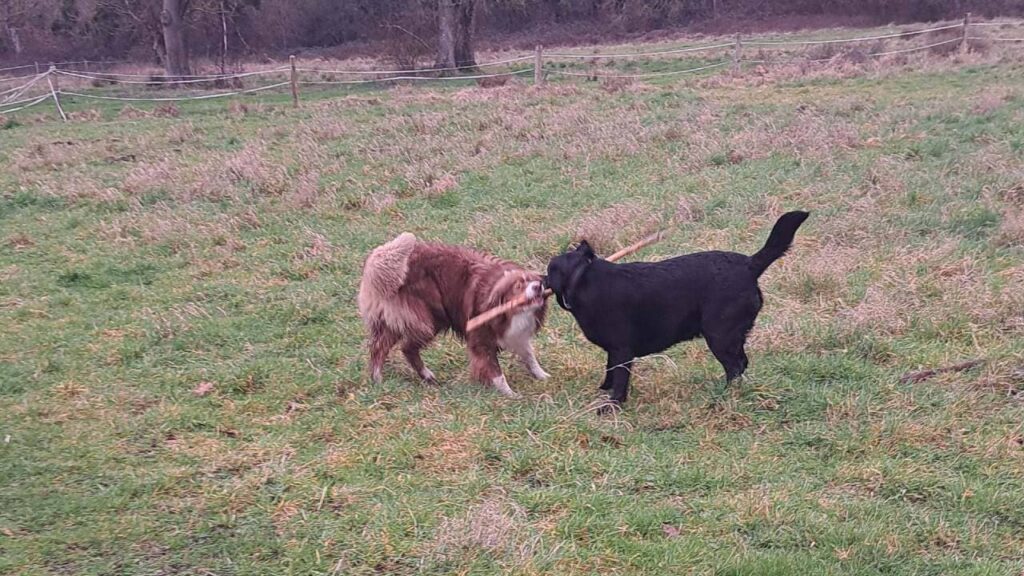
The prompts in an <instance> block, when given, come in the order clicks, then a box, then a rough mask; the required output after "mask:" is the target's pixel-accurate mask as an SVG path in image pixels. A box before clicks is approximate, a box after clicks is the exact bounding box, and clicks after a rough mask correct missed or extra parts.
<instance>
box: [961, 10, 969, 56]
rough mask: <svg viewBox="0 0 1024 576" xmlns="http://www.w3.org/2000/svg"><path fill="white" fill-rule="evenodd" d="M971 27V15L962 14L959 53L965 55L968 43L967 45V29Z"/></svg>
mask: <svg viewBox="0 0 1024 576" xmlns="http://www.w3.org/2000/svg"><path fill="white" fill-rule="evenodd" d="M970 26H971V13H970V12H968V13H967V14H964V28H963V31H962V32H961V33H960V53H961V54H967V49H968V43H967V29H968V28H970Z"/></svg>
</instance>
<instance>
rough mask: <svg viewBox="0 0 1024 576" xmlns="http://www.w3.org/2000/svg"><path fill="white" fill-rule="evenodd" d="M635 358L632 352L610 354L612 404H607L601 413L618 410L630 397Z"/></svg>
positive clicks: (609, 372)
mask: <svg viewBox="0 0 1024 576" xmlns="http://www.w3.org/2000/svg"><path fill="white" fill-rule="evenodd" d="M634 358H635V356H634V355H633V353H632V352H631V351H616V352H609V353H608V366H609V371H608V374H609V375H610V376H611V391H612V392H611V394H610V398H609V399H610V400H611V401H612V403H611V404H606V405H604V406H602V407H601V408H600V409H599V413H601V414H607V413H608V412H611V411H612V410H615V409H617V408H618V407H620V406H622V405H623V404H625V402H626V398H628V397H629V376H630V372H631V371H632V369H633V359H634Z"/></svg>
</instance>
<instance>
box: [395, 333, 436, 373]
mask: <svg viewBox="0 0 1024 576" xmlns="http://www.w3.org/2000/svg"><path fill="white" fill-rule="evenodd" d="M428 343H429V341H428V342H421V341H420V340H406V342H405V344H403V345H402V354H403V355H405V360H406V361H407V362H409V366H412V369H413V370H415V371H416V373H417V374H419V375H420V378H423V380H425V381H426V382H428V383H430V384H437V379H435V378H434V373H433V372H431V371H430V368H427V366H426V365H425V364H423V358H422V357H421V356H420V350H422V349H423V348H424V347H425V346H426V345H427V344H428Z"/></svg>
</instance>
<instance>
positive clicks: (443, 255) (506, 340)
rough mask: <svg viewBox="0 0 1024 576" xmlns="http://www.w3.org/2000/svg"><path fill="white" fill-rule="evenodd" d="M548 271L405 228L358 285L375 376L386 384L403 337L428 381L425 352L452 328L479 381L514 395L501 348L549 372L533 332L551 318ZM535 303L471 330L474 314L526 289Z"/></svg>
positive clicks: (370, 262) (537, 373)
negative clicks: (389, 361) (391, 355)
mask: <svg viewBox="0 0 1024 576" xmlns="http://www.w3.org/2000/svg"><path fill="white" fill-rule="evenodd" d="M541 280H542V278H541V276H540V275H538V274H533V273H530V272H527V271H525V270H523V269H522V268H520V267H519V266H517V265H515V264H513V263H511V262H506V261H504V260H500V259H498V258H496V257H494V256H491V255H489V254H484V253H481V252H477V251H475V250H471V249H469V248H462V247H458V246H447V245H443V244H430V243H425V242H419V241H418V240H416V237H415V236H413V235H412V234H409V233H404V234H402V235H400V236H399V237H398V238H395V239H394V240H392V241H391V242H388V243H387V244H384V245H382V246H379V247H377V248H375V249H374V250H373V252H371V253H370V256H369V257H368V258H367V259H366V264H365V265H364V266H363V277H362V280H361V281H360V284H359V314H360V315H361V316H362V318H363V322H364V324H365V325H366V330H367V332H368V333H369V340H370V374H371V377H372V378H373V380H374V381H376V382H379V381H380V380H381V377H382V374H381V370H382V368H383V366H384V360H385V359H386V358H387V355H388V352H390V351H391V349H392V348H393V347H394V346H395V345H396V344H398V343H399V342H402V353H403V354H404V355H405V359H406V360H407V361H408V362H409V365H410V366H412V369H413V370H415V371H416V373H417V374H419V375H420V377H421V378H423V379H424V380H426V381H428V382H432V383H433V382H435V380H434V374H433V372H431V371H430V369H429V368H427V367H426V366H424V365H423V359H422V358H421V357H420V350H422V349H423V348H424V347H425V346H427V344H429V343H430V341H431V340H433V339H434V337H435V336H437V335H438V334H440V333H441V332H444V331H445V330H452V331H453V332H455V334H456V335H458V336H459V337H460V338H463V339H465V340H466V344H467V348H468V350H469V366H470V372H471V374H472V377H473V379H474V380H477V381H479V382H484V383H488V384H492V385H493V386H494V387H495V388H497V390H498V391H499V392H501V393H502V394H504V395H505V396H509V397H516V396H518V395H517V394H516V393H515V392H513V391H512V389H511V388H509V386H508V382H507V381H506V379H505V376H504V375H503V374H502V372H501V366H500V365H499V364H498V350H509V351H511V352H512V353H514V354H515V355H516V356H518V357H519V359H520V360H522V362H523V364H524V365H525V366H526V368H527V370H529V371H530V374H531V375H533V377H534V378H537V379H540V380H543V379H545V378H547V377H548V375H547V373H545V372H544V370H543V369H542V368H541V367H540V364H538V363H537V359H536V357H535V356H534V354H533V346H532V345H531V344H530V338H532V337H533V335H534V334H536V333H537V330H539V329H540V327H541V325H542V324H543V322H544V314H545V312H546V304H547V302H546V300H545V299H544V296H543V292H544V289H543V286H542V283H541ZM524 294H525V295H526V296H527V297H528V298H530V299H532V300H533V302H532V303H531V304H530V305H529V306H527V307H526V308H521V309H518V310H516V311H515V312H514V313H510V314H506V315H504V316H499V317H498V318H495V319H494V320H492V321H491V322H489V323H487V324H485V325H484V326H481V327H480V328H478V329H476V330H474V331H473V332H470V333H468V334H467V333H466V323H467V322H469V319H470V318H472V317H474V316H476V315H478V314H480V313H481V312H484V311H486V310H489V309H490V308H493V307H494V306H498V305H500V304H503V303H504V302H507V301H509V300H511V299H513V298H516V297H518V296H521V295H524Z"/></svg>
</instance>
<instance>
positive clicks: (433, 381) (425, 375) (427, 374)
mask: <svg viewBox="0 0 1024 576" xmlns="http://www.w3.org/2000/svg"><path fill="white" fill-rule="evenodd" d="M420 378H422V379H423V382H425V383H426V384H430V385H431V386H437V377H436V376H434V373H433V372H431V371H430V368H424V369H423V372H420Z"/></svg>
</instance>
